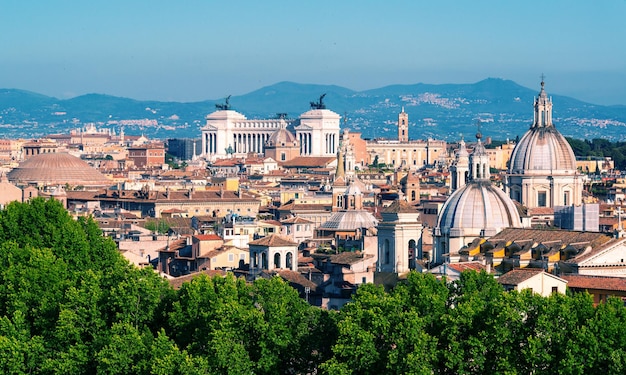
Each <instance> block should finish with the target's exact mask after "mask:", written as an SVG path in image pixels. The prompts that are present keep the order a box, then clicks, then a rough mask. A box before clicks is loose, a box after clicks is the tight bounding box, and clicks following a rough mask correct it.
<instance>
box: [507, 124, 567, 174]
mask: <svg viewBox="0 0 626 375" xmlns="http://www.w3.org/2000/svg"><path fill="white" fill-rule="evenodd" d="M510 160H511V161H510V165H509V173H529V172H530V173H532V171H550V172H559V171H561V172H563V173H573V172H574V171H576V157H575V156H574V151H573V150H572V147H571V146H570V145H569V143H567V141H566V140H565V137H563V135H562V134H561V133H559V131H558V130H556V128H555V127H554V126H546V127H538V126H533V127H532V128H530V130H528V131H527V132H526V134H524V136H523V137H522V139H520V141H519V143H518V144H517V145H516V146H515V149H513V153H512V154H511V159H510Z"/></svg>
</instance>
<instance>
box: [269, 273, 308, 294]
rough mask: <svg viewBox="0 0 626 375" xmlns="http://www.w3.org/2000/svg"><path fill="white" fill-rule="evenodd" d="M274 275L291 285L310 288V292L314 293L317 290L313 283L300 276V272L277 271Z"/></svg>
mask: <svg viewBox="0 0 626 375" xmlns="http://www.w3.org/2000/svg"><path fill="white" fill-rule="evenodd" d="M276 273H277V274H278V275H279V276H280V277H281V278H283V279H284V280H286V281H288V282H290V283H292V284H298V285H301V286H303V287H305V288H307V287H308V288H311V291H315V289H317V285H315V283H314V282H312V281H311V280H309V279H307V278H306V277H304V276H302V274H301V273H300V272H296V271H289V270H277V271H276Z"/></svg>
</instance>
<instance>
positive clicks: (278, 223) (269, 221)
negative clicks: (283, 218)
mask: <svg viewBox="0 0 626 375" xmlns="http://www.w3.org/2000/svg"><path fill="white" fill-rule="evenodd" d="M259 223H265V224H269V225H275V226H277V227H282V226H283V225H282V224H281V223H280V221H278V220H259Z"/></svg>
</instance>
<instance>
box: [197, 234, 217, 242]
mask: <svg viewBox="0 0 626 375" xmlns="http://www.w3.org/2000/svg"><path fill="white" fill-rule="evenodd" d="M193 237H194V238H197V239H198V240H199V241H223V240H224V239H223V238H222V237H220V236H218V235H217V234H196V235H195V236H193Z"/></svg>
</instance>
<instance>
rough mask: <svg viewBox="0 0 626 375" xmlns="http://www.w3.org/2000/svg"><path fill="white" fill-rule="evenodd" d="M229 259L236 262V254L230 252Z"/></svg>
mask: <svg viewBox="0 0 626 375" xmlns="http://www.w3.org/2000/svg"><path fill="white" fill-rule="evenodd" d="M228 261H229V262H234V261H235V254H228Z"/></svg>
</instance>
